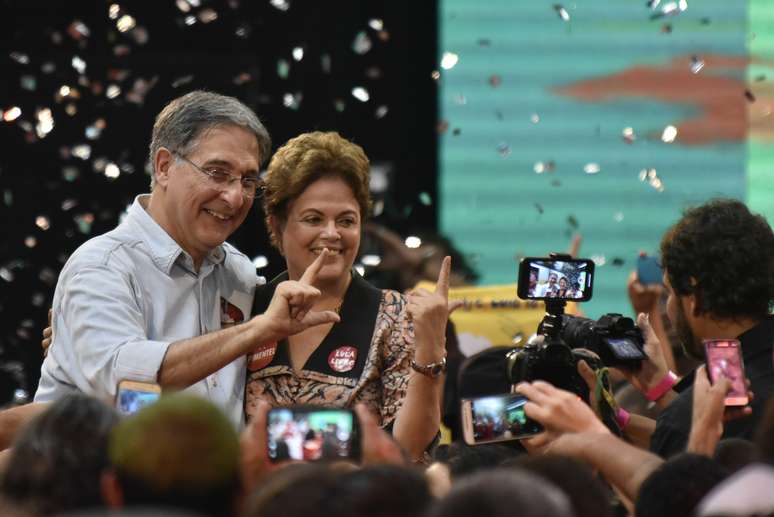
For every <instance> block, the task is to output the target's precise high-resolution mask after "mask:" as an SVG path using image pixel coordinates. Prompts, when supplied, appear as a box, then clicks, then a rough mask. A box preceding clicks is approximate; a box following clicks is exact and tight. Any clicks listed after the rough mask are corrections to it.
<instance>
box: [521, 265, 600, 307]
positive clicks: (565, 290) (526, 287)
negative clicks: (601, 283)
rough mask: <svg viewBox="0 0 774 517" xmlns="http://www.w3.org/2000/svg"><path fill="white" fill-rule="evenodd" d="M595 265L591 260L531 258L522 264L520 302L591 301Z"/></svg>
mask: <svg viewBox="0 0 774 517" xmlns="http://www.w3.org/2000/svg"><path fill="white" fill-rule="evenodd" d="M593 277H594V262H593V261H591V260H589V259H570V260H555V259H551V258H545V257H543V258H535V257H529V258H525V259H522V260H521V263H520V264H519V282H518V295H519V298H522V299H525V300H547V299H552V298H554V299H557V300H574V301H578V302H584V301H587V300H590V299H591V294H592V293H591V292H592V288H593Z"/></svg>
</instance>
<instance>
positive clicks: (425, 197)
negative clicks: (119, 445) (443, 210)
mask: <svg viewBox="0 0 774 517" xmlns="http://www.w3.org/2000/svg"><path fill="white" fill-rule="evenodd" d="M419 202H420V203H422V204H423V205H425V206H430V205H432V204H433V198H432V197H430V194H428V193H427V192H420V193H419Z"/></svg>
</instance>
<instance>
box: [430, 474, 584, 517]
mask: <svg viewBox="0 0 774 517" xmlns="http://www.w3.org/2000/svg"><path fill="white" fill-rule="evenodd" d="M471 515H482V516H483V515H486V516H487V517H513V516H516V515H518V516H519V517H544V516H546V515H551V516H552V517H571V516H573V515H574V514H573V511H572V507H571V505H570V501H569V499H568V498H567V496H566V495H564V493H562V491H561V490H559V489H558V488H557V487H555V486H554V485H552V484H551V483H549V482H548V481H545V480H544V479H542V478H540V477H538V476H536V475H534V474H530V473H529V472H524V471H517V470H514V469H504V468H499V469H494V470H491V471H488V472H479V473H477V474H473V475H471V476H469V477H466V478H465V479H462V480H461V481H459V482H457V483H455V485H454V486H453V487H452V489H451V491H450V492H449V494H448V495H447V496H446V497H444V498H443V499H441V500H440V501H438V502H437V503H436V504H435V505H434V506H433V507H432V508H431V509H430V511H429V512H428V516H429V517H469V516H471Z"/></svg>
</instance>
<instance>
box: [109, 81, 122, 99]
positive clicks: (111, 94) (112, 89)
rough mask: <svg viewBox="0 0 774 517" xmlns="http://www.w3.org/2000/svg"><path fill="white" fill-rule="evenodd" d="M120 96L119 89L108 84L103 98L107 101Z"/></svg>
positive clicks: (114, 85)
mask: <svg viewBox="0 0 774 517" xmlns="http://www.w3.org/2000/svg"><path fill="white" fill-rule="evenodd" d="M119 95H121V88H120V87H119V86H118V85H117V84H110V85H108V87H107V90H105V96H106V97H107V98H108V99H115V98H116V97H118V96H119Z"/></svg>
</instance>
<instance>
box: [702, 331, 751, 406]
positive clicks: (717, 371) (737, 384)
mask: <svg viewBox="0 0 774 517" xmlns="http://www.w3.org/2000/svg"><path fill="white" fill-rule="evenodd" d="M704 351H705V354H706V357H707V372H708V373H709V379H710V382H711V383H713V384H714V383H715V382H716V381H717V380H718V379H719V378H721V377H725V378H726V379H728V380H729V381H731V389H730V390H729V392H728V394H727V395H726V406H746V405H747V404H748V403H749V402H750V401H749V398H748V396H747V381H746V380H745V375H744V360H743V359H742V353H741V348H740V347H739V341H737V340H736V339H707V340H705V341H704Z"/></svg>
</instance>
